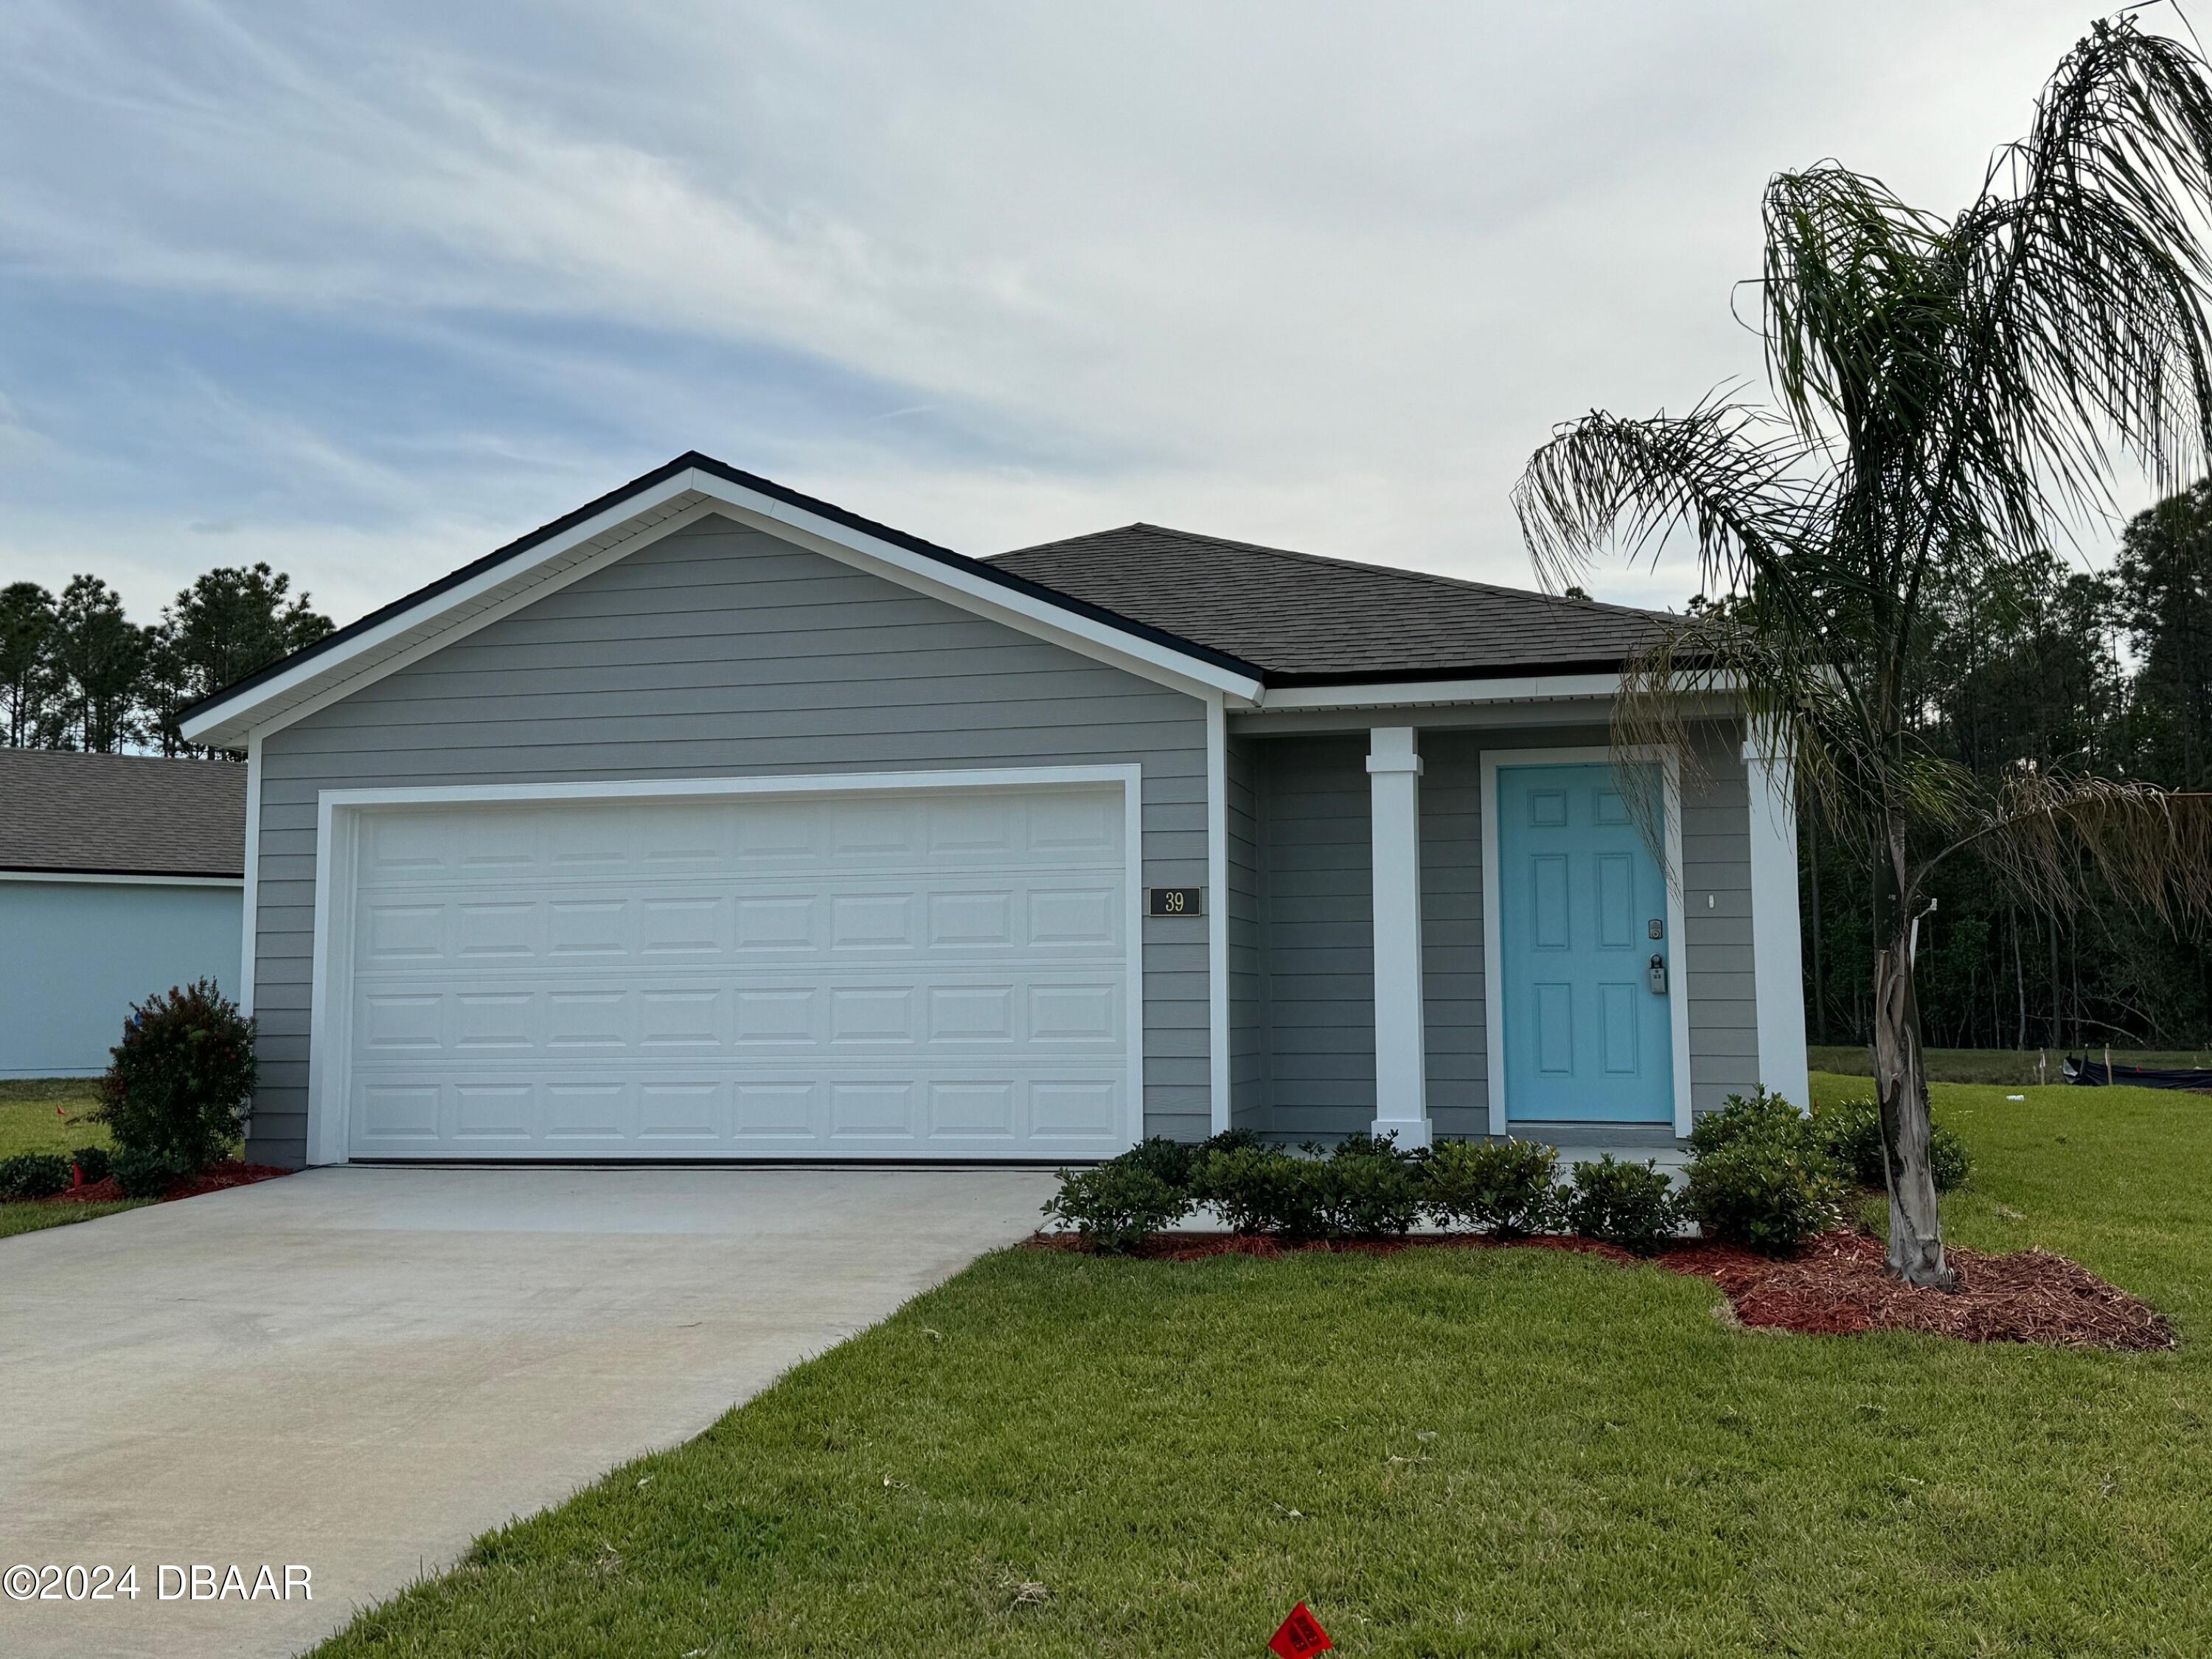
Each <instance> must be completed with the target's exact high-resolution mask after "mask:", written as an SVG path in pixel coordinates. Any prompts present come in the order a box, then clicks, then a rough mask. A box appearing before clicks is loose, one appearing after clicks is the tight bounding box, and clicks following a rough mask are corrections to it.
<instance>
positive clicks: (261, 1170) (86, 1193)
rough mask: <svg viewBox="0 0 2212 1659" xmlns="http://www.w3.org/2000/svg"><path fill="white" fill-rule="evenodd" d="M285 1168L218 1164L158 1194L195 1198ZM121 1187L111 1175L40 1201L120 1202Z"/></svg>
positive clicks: (266, 1177) (263, 1178)
mask: <svg viewBox="0 0 2212 1659" xmlns="http://www.w3.org/2000/svg"><path fill="white" fill-rule="evenodd" d="M291 1173H292V1172H291V1171H290V1170H280V1169H278V1168H277V1167H276V1165H275V1164H216V1166H215V1167H214V1168H213V1169H211V1170H201V1171H200V1172H199V1173H198V1174H197V1175H195V1176H185V1177H184V1178H183V1179H182V1180H181V1181H179V1182H177V1183H176V1184H175V1185H174V1186H173V1187H171V1188H169V1190H168V1191H167V1192H166V1193H164V1194H161V1201H162V1202H163V1203H165V1204H166V1203H167V1202H168V1201H169V1200H171V1199H173V1198H197V1197H198V1196H199V1195H200V1194H202V1193H219V1192H222V1191H223V1190H224V1189H225V1188H230V1187H251V1186H252V1184H253V1183H254V1182H257V1181H274V1180H275V1179H276V1177H277V1176H288V1175H289V1174H291ZM122 1200H123V1188H120V1187H118V1185H116V1182H115V1177H114V1176H108V1177H107V1178H106V1180H105V1181H88V1182H85V1184H84V1185H83V1186H82V1187H72V1188H70V1189H69V1190H68V1191H67V1192H65V1193H56V1194H54V1195H53V1196H52V1198H48V1199H44V1200H40V1201H41V1202H42V1203H46V1204H118V1203H120V1202H122Z"/></svg>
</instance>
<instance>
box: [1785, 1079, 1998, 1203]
mask: <svg viewBox="0 0 2212 1659" xmlns="http://www.w3.org/2000/svg"><path fill="white" fill-rule="evenodd" d="M1813 1133H1814V1136H1815V1138H1816V1139H1818V1140H1819V1142H1820V1146H1822V1147H1823V1148H1824V1149H1825V1150H1826V1152H1827V1155H1828V1157H1829V1158H1831V1159H1832V1161H1833V1162H1834V1164H1835V1165H1836V1168H1837V1170H1838V1173H1840V1174H1841V1175H1842V1176H1844V1179H1845V1180H1847V1181H1850V1182H1857V1184H1858V1185H1859V1186H1862V1187H1884V1188H1886V1187H1887V1186H1888V1184H1889V1182H1888V1179H1887V1176H1886V1174H1885V1172H1884V1171H1885V1166H1886V1165H1887V1163H1888V1161H1889V1155H1888V1152H1887V1150H1886V1149H1885V1148H1884V1146H1883V1145H1882V1139H1881V1106H1880V1105H1878V1104H1877V1103H1875V1101H1874V1100H1872V1099H1871V1098H1862V1099H1858V1100H1840V1101H1838V1102H1836V1103H1834V1104H1833V1105H1830V1106H1821V1107H1817V1108H1815V1109H1814V1113H1813ZM1928 1167H1929V1173H1930V1174H1931V1175H1932V1176H1935V1178H1936V1191H1937V1192H1939V1193H1948V1192H1951V1191H1954V1190H1955V1189H1956V1188H1960V1187H1963V1186H1965V1185H1966V1179H1967V1177H1968V1176H1971V1175H1972V1173H1973V1160H1972V1159H1971V1158H1968V1157H1967V1155H1966V1145H1965V1143H1964V1142H1962V1141H1961V1140H1960V1139H1959V1137H1958V1136H1956V1135H1954V1134H1953V1133H1951V1132H1950V1131H1949V1130H1948V1129H1947V1128H1945V1127H1943V1126H1942V1124H1940V1123H1930V1124H1929V1126H1928Z"/></svg>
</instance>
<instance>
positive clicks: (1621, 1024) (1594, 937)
mask: <svg viewBox="0 0 2212 1659" xmlns="http://www.w3.org/2000/svg"><path fill="white" fill-rule="evenodd" d="M1624 784H1626V786H1627V787H1640V788H1651V787H1656V771H1655V769H1650V768H1647V767H1637V768H1633V769H1615V768H1614V767H1613V766H1611V765H1609V764H1606V763H1595V764H1589V765H1569V766H1501V767H1499V768H1498V827H1497V834H1498V876H1499V880H1498V907H1499V909H1498V942H1499V955H1500V957H1502V960H1501V961H1500V962H1499V963H1497V964H1496V970H1497V971H1498V973H1499V974H1500V975H1502V976H1503V982H1502V984H1501V987H1500V991H1501V1001H1502V1004H1503V1009H1504V1025H1505V1030H1504V1044H1505V1048H1504V1062H1505V1116H1506V1119H1507V1121H1509V1122H1513V1121H1522V1122H1529V1121H1537V1122H1577V1121H1586V1122H1594V1123H1667V1122H1672V1121H1674V1049H1673V1029H1674V1027H1673V1021H1672V1019H1671V1018H1670V1013H1669V999H1670V998H1672V997H1675V996H1680V994H1682V989H1681V987H1680V983H1679V982H1678V978H1679V976H1678V975H1676V974H1675V972H1674V963H1675V962H1676V960H1677V955H1676V951H1675V948H1674V940H1673V939H1672V938H1670V937H1668V934H1669V933H1670V932H1671V929H1669V928H1668V926H1667V922H1666V917H1667V884H1666V882H1665V879H1664V878H1663V877H1662V875H1661V873H1660V870H1659V865H1658V861H1657V860H1655V859H1654V858H1653V857H1652V856H1651V852H1650V848H1648V847H1646V846H1645V845H1644V836H1643V832H1642V830H1641V829H1639V828H1638V824H1637V821H1636V814H1635V812H1634V811H1632V809H1631V805H1630V802H1629V800H1628V799H1627V798H1626V796H1624V794H1623V793H1622V788H1623V786H1624ZM1655 931H1656V932H1657V933H1659V934H1660V937H1659V938H1656V939H1655V938H1653V937H1652V934H1653V933H1654V932H1655ZM1655 955H1656V956H1659V957H1661V958H1662V962H1663V964H1664V971H1663V974H1662V976H1661V978H1660V980H1659V981H1657V982H1656V983H1655V980H1654V976H1653V975H1652V973H1651V958H1652V957H1653V956H1655ZM1662 986H1663V988H1660V987H1662Z"/></svg>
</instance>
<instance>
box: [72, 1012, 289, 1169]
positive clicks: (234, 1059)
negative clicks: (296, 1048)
mask: <svg viewBox="0 0 2212 1659" xmlns="http://www.w3.org/2000/svg"><path fill="white" fill-rule="evenodd" d="M111 1053H112V1061H111V1063H110V1064H109V1066H108V1069H107V1075H106V1076H105V1077H103V1078H102V1079H100V1110H99V1112H98V1113H97V1114H95V1115H96V1116H98V1117H99V1118H100V1120H101V1121H104V1122H106V1124H107V1126H108V1127H109V1128H111V1129H112V1130H113V1132H114V1134H115V1144H116V1146H118V1148H119V1149H121V1150H123V1151H125V1152H144V1153H149V1154H159V1155H161V1157H164V1158H167V1159H168V1161H169V1162H170V1164H172V1165H173V1166H174V1167H175V1168H176V1169H177V1170H179V1171H180V1172H181V1173H184V1174H187V1175H189V1174H191V1172H193V1171H194V1170H204V1169H205V1168H207V1166H208V1165H210V1164H214V1163H216V1162H218V1161H219V1160H221V1159H222V1158H223V1157H224V1156H226V1155H227V1154H228V1152H230V1151H231V1150H232V1149H233V1148H234V1146H235V1145H236V1144H237V1141H238V1139H239V1137H240V1135H241V1134H242V1133H244V1131H245V1127H246V1111H247V1109H248V1107H249V1106H250V1104H251V1103H252V1099H253V1079H254V1058H253V1022H252V1020H250V1019H247V1018H246V1017H245V1016H243V1015H242V1014H240V1012H238V1005H237V1004H236V1003H234V1002H232V1001H230V1000H228V998H226V997H224V996H223V995H222V993H221V992H220V991H218V990H217V989H216V984H215V981H213V980H209V979H204V980H202V981H199V982H198V983H197V984H196V985H192V986H190V987H185V988H183V989H172V990H170V991H168V992H167V994H163V995H161V996H154V997H149V998H148V999H147V1000H145V1001H144V1002H143V1003H141V1004H139V1005H138V1006H137V1007H135V1008H133V1009H132V1010H131V1018H129V1019H127V1020H125V1022H124V1025H123V1041H122V1042H118V1043H117V1044H116V1045H115V1047H114V1048H113V1049H112V1051H111Z"/></svg>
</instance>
